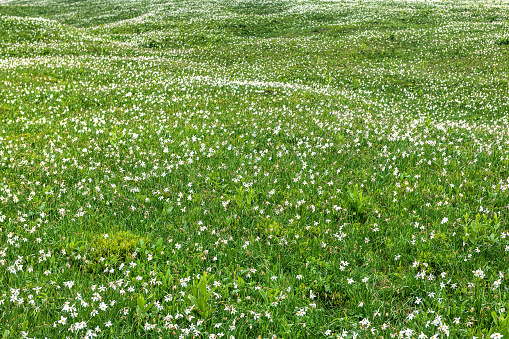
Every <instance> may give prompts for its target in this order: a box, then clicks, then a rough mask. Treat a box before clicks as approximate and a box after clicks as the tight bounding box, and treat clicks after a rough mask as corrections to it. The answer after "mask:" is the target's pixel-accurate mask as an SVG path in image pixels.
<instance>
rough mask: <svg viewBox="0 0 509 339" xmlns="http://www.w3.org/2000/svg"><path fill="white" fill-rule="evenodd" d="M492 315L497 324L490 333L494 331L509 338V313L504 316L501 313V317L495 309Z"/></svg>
mask: <svg viewBox="0 0 509 339" xmlns="http://www.w3.org/2000/svg"><path fill="white" fill-rule="evenodd" d="M491 316H492V318H493V322H494V323H495V326H493V327H492V328H491V329H490V331H489V333H488V335H489V336H491V335H492V334H493V333H500V334H501V335H502V336H503V338H509V315H506V316H504V315H503V314H501V315H500V317H498V316H497V313H496V312H495V311H491Z"/></svg>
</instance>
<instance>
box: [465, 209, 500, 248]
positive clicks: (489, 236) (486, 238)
mask: <svg viewBox="0 0 509 339" xmlns="http://www.w3.org/2000/svg"><path fill="white" fill-rule="evenodd" d="M499 227H500V222H499V221H498V216H497V215H496V214H495V215H494V217H493V219H490V218H488V217H487V216H486V215H485V214H483V215H482V216H481V215H480V214H477V215H476V217H475V220H472V221H470V220H469V215H468V214H466V215H465V225H463V241H464V242H470V243H471V244H479V245H482V244H485V243H489V244H494V243H498V242H500V239H499V238H498V229H499Z"/></svg>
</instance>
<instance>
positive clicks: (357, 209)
mask: <svg viewBox="0 0 509 339" xmlns="http://www.w3.org/2000/svg"><path fill="white" fill-rule="evenodd" d="M343 204H344V205H345V206H346V208H347V209H348V210H349V211H350V212H351V213H352V215H353V216H354V218H356V219H361V220H365V219H366V216H367V214H368V212H369V209H370V198H369V196H366V195H364V193H363V192H362V189H360V188H359V185H357V184H356V185H354V186H353V187H348V189H347V193H346V197H345V198H344V200H343Z"/></svg>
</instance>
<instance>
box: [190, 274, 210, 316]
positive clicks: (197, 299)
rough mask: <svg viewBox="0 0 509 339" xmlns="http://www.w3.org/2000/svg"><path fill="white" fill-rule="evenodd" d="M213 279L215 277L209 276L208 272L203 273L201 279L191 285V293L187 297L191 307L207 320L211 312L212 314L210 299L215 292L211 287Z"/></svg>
mask: <svg viewBox="0 0 509 339" xmlns="http://www.w3.org/2000/svg"><path fill="white" fill-rule="evenodd" d="M213 277H214V276H213V275H210V276H209V275H208V273H207V272H203V274H202V275H201V276H200V278H199V279H198V278H194V280H193V284H192V285H191V293H190V294H188V295H187V298H188V299H189V301H190V302H191V305H192V306H193V307H194V309H195V310H196V311H197V312H198V314H199V315H200V316H201V317H203V318H207V317H208V316H209V314H210V312H212V310H211V308H210V305H209V299H210V296H211V295H212V293H213V292H214V288H212V286H209V283H210V282H211V281H212V279H213Z"/></svg>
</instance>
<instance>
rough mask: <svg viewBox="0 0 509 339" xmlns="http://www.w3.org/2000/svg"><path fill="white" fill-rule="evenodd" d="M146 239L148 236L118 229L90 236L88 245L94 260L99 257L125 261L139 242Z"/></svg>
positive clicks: (143, 241)
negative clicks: (113, 231)
mask: <svg viewBox="0 0 509 339" xmlns="http://www.w3.org/2000/svg"><path fill="white" fill-rule="evenodd" d="M147 241H148V237H141V236H139V235H137V234H133V233H132V232H131V231H118V232H115V233H109V234H98V235H95V236H93V237H92V239H91V241H90V243H89V247H90V248H91V249H92V254H93V257H94V258H95V260H99V259H100V258H101V257H104V258H108V259H109V260H123V261H125V260H126V259H127V258H128V257H130V256H131V255H132V254H133V253H134V252H135V251H136V248H137V246H138V245H139V244H140V243H142V244H143V243H145V242H147Z"/></svg>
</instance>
